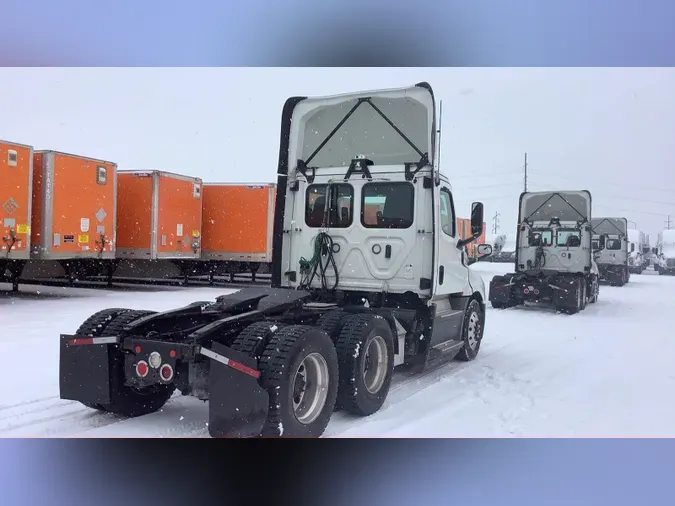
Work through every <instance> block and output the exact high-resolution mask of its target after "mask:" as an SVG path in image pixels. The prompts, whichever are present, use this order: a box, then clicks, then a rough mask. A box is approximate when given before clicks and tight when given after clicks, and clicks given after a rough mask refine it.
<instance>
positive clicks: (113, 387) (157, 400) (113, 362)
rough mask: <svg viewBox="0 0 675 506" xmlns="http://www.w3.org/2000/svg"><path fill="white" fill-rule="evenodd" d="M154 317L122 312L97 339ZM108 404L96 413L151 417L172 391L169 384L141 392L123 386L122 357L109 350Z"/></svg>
mask: <svg viewBox="0 0 675 506" xmlns="http://www.w3.org/2000/svg"><path fill="white" fill-rule="evenodd" d="M151 314H155V311H140V310H125V311H124V312H123V313H120V314H118V315H117V316H115V317H114V318H112V319H111V320H110V322H109V323H108V324H107V326H106V328H105V329H104V330H103V331H102V332H101V333H100V334H99V335H100V336H101V337H108V336H116V335H119V333H120V332H121V331H122V329H123V328H124V327H125V326H127V325H129V324H130V323H131V322H133V321H135V320H138V319H139V318H143V317H144V316H149V315H151ZM109 367H110V402H109V403H108V404H103V405H101V406H100V409H102V410H103V411H107V412H109V413H114V414H116V415H120V416H124V417H129V418H133V417H137V416H142V415H147V414H149V413H154V412H155V411H158V410H160V409H161V408H162V406H164V404H166V402H167V401H168V400H169V399H170V398H171V396H172V395H173V392H174V390H175V389H176V387H175V385H174V384H173V383H171V384H168V385H153V386H151V387H148V388H144V389H141V390H138V389H135V388H132V387H129V386H127V385H125V384H124V380H125V371H124V353H122V351H121V350H120V349H119V348H116V347H112V346H111V347H110V362H109Z"/></svg>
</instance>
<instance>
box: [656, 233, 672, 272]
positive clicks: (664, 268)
mask: <svg viewBox="0 0 675 506" xmlns="http://www.w3.org/2000/svg"><path fill="white" fill-rule="evenodd" d="M652 251H653V252H654V254H655V255H656V260H655V262H654V270H655V271H656V272H658V273H659V274H675V230H663V231H661V232H659V235H658V238H657V239H656V247H654V248H653V249H652Z"/></svg>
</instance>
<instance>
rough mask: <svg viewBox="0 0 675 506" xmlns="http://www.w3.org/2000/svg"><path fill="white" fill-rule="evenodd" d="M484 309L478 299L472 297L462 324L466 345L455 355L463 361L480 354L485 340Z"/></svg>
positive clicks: (463, 339)
mask: <svg viewBox="0 0 675 506" xmlns="http://www.w3.org/2000/svg"><path fill="white" fill-rule="evenodd" d="M483 321H484V318H483V309H482V308H481V305H480V303H479V302H478V301H477V300H476V299H472V300H471V302H469V305H468V306H467V308H466V312H465V313H464V322H463V324H462V341H464V346H462V349H461V350H459V353H458V354H457V356H456V357H455V358H456V359H457V360H461V361H462V362H469V361H470V360H473V359H474V358H476V356H477V355H478V351H479V350H480V344H481V342H482V341H483Z"/></svg>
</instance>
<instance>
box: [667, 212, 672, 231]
mask: <svg viewBox="0 0 675 506" xmlns="http://www.w3.org/2000/svg"><path fill="white" fill-rule="evenodd" d="M670 222H671V219H670V215H668V219H667V220H666V227H667V228H668V230H670Z"/></svg>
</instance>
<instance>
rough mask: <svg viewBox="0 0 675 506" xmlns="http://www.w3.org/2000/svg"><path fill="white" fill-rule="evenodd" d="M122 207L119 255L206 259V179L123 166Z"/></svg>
mask: <svg viewBox="0 0 675 506" xmlns="http://www.w3.org/2000/svg"><path fill="white" fill-rule="evenodd" d="M117 205H118V209H119V216H120V218H119V220H118V226H117V234H118V242H117V246H118V248H117V257H118V258H129V259H144V260H158V259H164V260H175V259H198V258H200V255H201V235H202V234H201V227H202V225H201V223H202V180H201V179H199V178H196V177H192V176H184V175H181V174H173V173H171V172H164V171H158V170H150V171H139V170H133V171H125V170H122V171H119V188H118V199H117Z"/></svg>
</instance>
